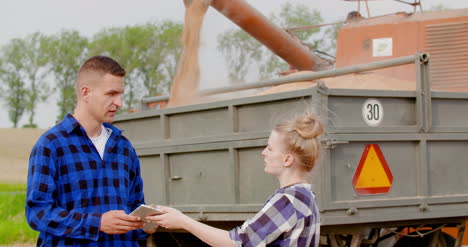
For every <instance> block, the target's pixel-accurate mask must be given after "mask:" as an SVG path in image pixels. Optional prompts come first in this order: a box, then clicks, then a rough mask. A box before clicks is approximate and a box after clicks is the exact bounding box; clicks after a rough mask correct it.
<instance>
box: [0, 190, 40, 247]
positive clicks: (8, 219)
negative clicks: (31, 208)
mask: <svg viewBox="0 0 468 247" xmlns="http://www.w3.org/2000/svg"><path fill="white" fill-rule="evenodd" d="M25 199H26V185H24V184H0V245H12V244H14V243H33V242H35V241H36V239H37V236H38V232H36V231H33V230H32V229H31V228H30V227H29V226H28V223H26V217H25V214H24V206H25Z"/></svg>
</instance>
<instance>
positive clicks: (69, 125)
mask: <svg viewBox="0 0 468 247" xmlns="http://www.w3.org/2000/svg"><path fill="white" fill-rule="evenodd" d="M103 124H104V127H106V128H109V129H111V130H112V133H115V134H117V135H121V134H122V132H123V130H121V129H117V128H116V127H114V126H113V125H112V124H109V123H103ZM60 125H61V126H62V127H63V128H64V130H65V131H66V132H67V133H68V134H70V133H71V132H73V131H74V130H75V129H77V128H80V127H81V124H80V122H78V120H76V118H75V117H73V115H71V114H70V113H68V114H67V115H66V116H65V118H63V120H62V122H61V123H60Z"/></svg>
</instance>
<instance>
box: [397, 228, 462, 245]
mask: <svg viewBox="0 0 468 247" xmlns="http://www.w3.org/2000/svg"><path fill="white" fill-rule="evenodd" d="M426 232H427V231H426ZM421 233H424V231H421ZM434 238H437V239H434ZM434 241H435V245H431V243H434ZM414 246H419V247H431V246H446V247H453V246H455V238H453V237H452V236H450V235H449V234H447V233H445V232H439V233H437V232H433V233H430V234H428V235H425V236H424V237H409V236H404V237H402V238H400V239H399V240H398V241H397V242H396V243H395V245H394V247H414Z"/></svg>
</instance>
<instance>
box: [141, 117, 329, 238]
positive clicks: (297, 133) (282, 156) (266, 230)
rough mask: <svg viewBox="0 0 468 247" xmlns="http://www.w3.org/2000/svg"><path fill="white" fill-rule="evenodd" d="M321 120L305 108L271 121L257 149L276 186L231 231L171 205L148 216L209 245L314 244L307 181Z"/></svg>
mask: <svg viewBox="0 0 468 247" xmlns="http://www.w3.org/2000/svg"><path fill="white" fill-rule="evenodd" d="M323 132H324V129H323V126H322V123H321V122H320V121H319V120H318V118H317V117H316V116H315V115H314V114H311V113H304V114H302V115H299V116H297V117H296V118H294V119H292V120H289V121H285V122H282V123H280V124H278V125H276V126H275V128H274V129H273V131H272V132H271V134H270V138H269V139H268V145H267V146H266V147H265V149H264V150H263V152H262V156H263V158H264V165H265V168H264V170H265V172H266V173H268V174H271V175H273V176H275V177H277V178H278V180H279V183H280V186H281V188H280V189H278V190H277V191H276V192H275V193H274V194H273V195H272V196H271V197H270V198H269V199H268V200H267V201H266V203H265V205H264V206H263V208H262V209H261V210H260V212H258V213H257V214H256V215H255V216H254V217H253V218H251V219H249V220H247V221H245V222H244V224H243V225H242V226H239V227H236V228H234V229H232V230H231V231H225V230H222V229H218V228H214V227H211V226H208V225H206V224H203V223H201V222H198V221H195V220H193V219H192V218H190V217H188V216H186V215H184V214H182V213H181V212H179V211H178V210H176V209H173V208H169V207H161V208H162V209H163V210H164V211H166V212H167V213H165V214H161V215H158V216H149V217H148V219H149V220H152V221H155V222H156V223H158V224H159V225H161V226H163V227H165V228H169V229H179V228H181V229H185V230H187V231H189V232H191V233H193V234H194V235H195V236H197V237H198V238H200V239H201V240H203V241H204V242H206V243H207V244H209V245H212V246H297V247H302V246H318V245H319V238H320V216H319V210H318V207H317V203H316V201H315V195H314V194H313V192H312V190H311V185H310V184H309V182H308V181H307V174H308V173H309V172H310V171H311V170H312V168H313V167H314V165H315V162H316V161H317V159H318V157H319V153H320V141H319V139H318V137H319V136H320V135H322V134H323Z"/></svg>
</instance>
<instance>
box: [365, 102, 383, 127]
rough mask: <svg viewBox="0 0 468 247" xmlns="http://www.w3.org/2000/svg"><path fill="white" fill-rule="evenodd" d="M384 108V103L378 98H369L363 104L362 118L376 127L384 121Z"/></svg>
mask: <svg viewBox="0 0 468 247" xmlns="http://www.w3.org/2000/svg"><path fill="white" fill-rule="evenodd" d="M383 117H384V109H383V106H382V103H380V101H379V100H377V99H372V98H371V99H367V100H366V102H364V104H363V105H362V118H363V119H364V122H366V124H367V125H369V126H372V127H375V126H379V125H380V123H382V120H383Z"/></svg>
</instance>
